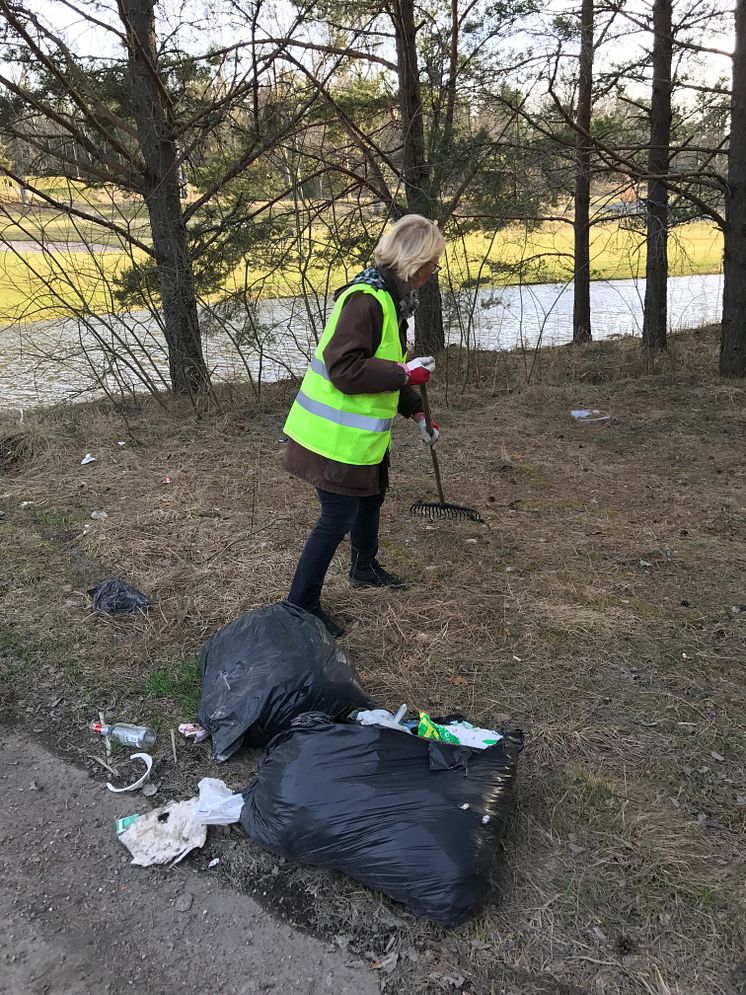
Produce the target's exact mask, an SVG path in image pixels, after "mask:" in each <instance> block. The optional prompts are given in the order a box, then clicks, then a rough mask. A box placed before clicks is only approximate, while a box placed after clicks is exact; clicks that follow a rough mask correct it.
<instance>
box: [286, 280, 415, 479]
mask: <svg viewBox="0 0 746 995" xmlns="http://www.w3.org/2000/svg"><path fill="white" fill-rule="evenodd" d="M380 273H381V276H383V278H384V280H385V281H386V283H387V284H388V285H389V287H390V288H391V289H392V291H393V293H392V295H391V296H392V297H393V300H394V304H395V305H396V307H397V314H398V313H399V309H398V305H399V301H400V300H402V299H403V298H405V297H406V296H407V295H408V294H409V293H410V292H411V287H410V286H409V284H407V283H404V282H403V281H402V280H400V279H399V278H398V277H397V276H396V274H395V273H394V272H393V271H392V270H390V269H381V270H380ZM406 329H407V325H406V322H405V321H403V320H400V321H399V334H400V336H401V343H402V348H403V349H405V348H406ZM382 334H383V310H382V308H381V305H380V304H379V303H378V301H377V300H376V299H375V297H373V296H372V295H371V294H364V293H360V294H352V295H351V296H350V297H348V298H347V300H346V301H345V303H344V305H343V307H342V310H341V312H340V315H339V321H338V322H337V327H336V329H335V330H334V335H333V336H332V337H331V339H330V340H329V343H328V344H327V346H326V348H325V349H324V363H325V364H326V368H327V371H328V373H329V379H330V380H331V382H332V383H333V384H334V386H335V387H336V388H337V389H338V390H341V391H342V392H343V393H345V394H378V393H381V392H382V391H390V390H397V389H398V390H399V391H400V393H399V414H400V415H402V416H403V417H404V418H411V417H412V415H414V414H416V413H417V412H418V411H422V400H421V398H420V395H419V393H418V391H416V390H414V388H412V387H407V386H406V385H405V383H404V381H405V379H406V377H405V374H404V371H403V370H402V368H401V367H400V366H399V364H398V363H394V362H392V361H391V360H388V359H376V358H375V353H376V352H377V350H378V347H379V346H380V344H381V336H382ZM388 467H389V454H388V452H387V453H386V455H385V457H384V458H383V461H382V462H381V463H378V464H376V465H374V466H355V465H353V464H351V463H339V462H338V461H337V460H333V459H327V457H326V456H319V455H318V453H313V452H311V451H310V450H309V449H306V448H305V446H301V445H300V444H299V443H297V442H296V441H295V440H294V439H288V442H287V450H286V452H285V468H286V469H287V470H288V471H289V472H290V473H292V474H293V475H294V476H296V477H300V479H301V480H305V481H307V482H308V483H309V484H312V485H313V486H314V487H318V488H319V489H320V490H322V491H331V492H332V493H333V494H349V495H352V496H353V497H368V496H370V495H372V494H379V493H381V492H382V491H385V490H386V488H387V487H388Z"/></svg>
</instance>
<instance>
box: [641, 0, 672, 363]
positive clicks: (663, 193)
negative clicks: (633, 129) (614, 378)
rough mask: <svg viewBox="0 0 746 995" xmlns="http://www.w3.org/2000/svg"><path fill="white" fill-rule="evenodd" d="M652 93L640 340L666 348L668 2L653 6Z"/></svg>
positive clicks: (669, 114)
mask: <svg viewBox="0 0 746 995" xmlns="http://www.w3.org/2000/svg"><path fill="white" fill-rule="evenodd" d="M653 30H654V32H655V40H654V42H653V92H652V97H651V101H650V148H649V150H648V173H649V174H650V176H651V179H649V180H648V200H647V262H646V266H645V306H644V316H643V325H642V341H643V345H645V346H646V347H647V348H648V349H656V350H657V349H665V348H666V336H667V325H668V310H667V301H666V295H667V292H668V190H667V188H666V182H665V177H666V175H667V174H668V166H669V155H670V145H671V53H672V48H673V41H672V37H671V0H655V2H654V4H653Z"/></svg>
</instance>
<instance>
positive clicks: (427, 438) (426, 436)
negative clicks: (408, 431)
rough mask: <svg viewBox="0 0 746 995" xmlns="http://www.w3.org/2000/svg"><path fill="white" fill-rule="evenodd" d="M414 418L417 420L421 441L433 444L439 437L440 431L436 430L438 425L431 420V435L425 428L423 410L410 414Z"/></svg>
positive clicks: (425, 422)
mask: <svg viewBox="0 0 746 995" xmlns="http://www.w3.org/2000/svg"><path fill="white" fill-rule="evenodd" d="M412 417H413V418H414V420H415V421H416V422H417V427H418V428H419V430H420V435H421V436H422V441H423V442H424V443H425V445H427V446H434V445H435V443H436V442H437V441H438V439H439V438H440V432H439V431H438V426H437V425H436V424H435V422H431V425H432V427H433V432H432V435H431V434H430V433H429V432H428V430H427V420H426V418H425V412H424V411H418V412H417V413H416V414H414V415H412Z"/></svg>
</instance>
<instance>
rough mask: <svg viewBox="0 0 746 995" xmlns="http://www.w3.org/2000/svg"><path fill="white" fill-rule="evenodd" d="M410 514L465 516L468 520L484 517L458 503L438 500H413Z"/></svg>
mask: <svg viewBox="0 0 746 995" xmlns="http://www.w3.org/2000/svg"><path fill="white" fill-rule="evenodd" d="M409 511H410V514H412V515H421V516H422V517H423V518H466V519H468V520H469V521H470V522H482V521H484V519H483V518H482V516H481V515H480V514H479V512H478V511H475V510H474V509H473V508H465V507H463V505H460V504H448V503H447V502H444V503H443V504H441V503H440V502H439V501H415V503H414V504H413V505H412V507H411V508H410V509H409Z"/></svg>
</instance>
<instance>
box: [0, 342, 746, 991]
mask: <svg viewBox="0 0 746 995" xmlns="http://www.w3.org/2000/svg"><path fill="white" fill-rule="evenodd" d="M716 350H717V343H716V339H715V337H714V335H713V332H712V330H705V331H703V332H701V333H697V334H694V333H692V334H687V335H683V336H680V337H677V338H676V339H675V340H674V342H673V343H672V348H671V352H670V356H669V357H666V358H664V359H662V360H660V361H659V362H658V364H657V365H658V368H657V369H649V368H647V367H646V362H645V358H644V357H643V356H642V355H641V353H640V351H639V345H638V344H637V343H632V342H627V341H623V342H619V343H603V344H598V345H593V346H590V347H588V348H587V349H582V350H574V349H572V348H563V349H556V350H545V351H544V352H543V353H541V354H540V355H539V357H538V360H537V363H536V364H535V366H534V370H533V374H532V380H531V383H530V384H528V385H526V383H525V370H526V368H527V364H528V363H530V358H529V359H528V360H525V359H524V357H522V356H520V355H498V356H495V355H489V354H485V355H482V356H480V357H478V358H477V359H476V361H475V362H473V363H472V374H473V376H474V378H475V380H476V382H474V383H471V384H470V385H469V386H468V387H467V389H466V391H464V392H462V391H461V389H460V387H459V386H458V385H459V379H460V376H461V375H462V374H463V365H459V362H458V358H457V356H456V354H455V352H452V353H451V354H450V356H449V362H448V369H449V391H448V395H449V399H450V406H448V407H446V406H445V401H444V390H443V385H442V381H441V386H440V388H439V391H438V389H436V390H434V391H433V394H434V398H433V400H434V402H435V406H436V410H437V412H438V415H439V416H440V417H439V418H438V421H439V424H440V425H441V427H442V429H443V430H444V435H443V441H442V445H441V447H440V450H441V462H442V470H443V475H444V484H445V488H446V495H447V496H448V497H449V498H450V499H451V500H454V501H459V502H463V503H466V504H470V505H473V506H474V507H477V508H480V509H481V510H482V511H483V513H484V514H485V517H486V518H487V519H488V526H487V527H481V526H477V525H474V524H472V523H467V524H454V523H450V522H442V523H441V522H438V523H429V522H427V521H423V520H421V519H417V518H412V517H410V516H409V514H408V508H409V505H410V504H411V502H412V500H414V499H415V498H418V497H425V496H429V495H431V494H432V493H433V483H432V478H431V475H430V472H429V467H428V460H427V456H426V454H425V453H424V450H423V449H422V447H421V445H420V444H419V443H418V437H417V433H415V432H412V431H411V430H410V427H409V426H406V425H401V426H399V427H398V428H397V438H396V453H395V470H394V474H393V490H392V494H391V496H390V500H389V501H388V502H387V505H386V508H385V512H384V524H383V529H382V554H381V558H382V560H383V561H384V562H385V563H386V564H387V565H388V566H390V567H391V568H392V569H394V570H397V571H401V572H403V573H406V574H407V575H408V576H409V577H410V578H411V581H412V584H411V587H410V589H409V590H408V591H406V592H404V593H402V594H393V593H385V592H384V593H381V592H372V591H362V592H361V591H356V590H351V589H350V588H349V587H348V586H347V584H346V581H345V573H346V570H345V567H346V564H345V562H344V556H343V555H340V556H339V557H338V559H337V561H336V562H335V564H334V565H333V569H332V572H331V575H330V578H329V582H328V586H327V592H326V595H327V601H328V603H329V606H330V607H333V609H334V611H335V612H336V613H337V614H338V615H339V616H340V617H341V618H343V619H344V620H345V621H346V622H347V623H348V626H349V636H348V638H347V640H346V645H347V647H348V649H349V652H350V654H351V655H352V657H353V658H354V660H355V662H356V663H357V665H358V667H359V669H360V670H361V672H362V675H363V678H364V680H365V682H366V684H367V686H368V687H369V689H370V690H371V691H372V693H373V694H374V695H375V696H376V697H377V698H379V699H380V701H381V702H382V703H384V704H386V705H389V706H397V705H398V704H399V703H401V702H407V703H408V704H409V705H410V706H413V707H416V706H421V707H424V708H426V709H429V710H433V711H439V710H461V711H463V712H465V713H467V714H469V715H470V716H473V717H474V718H475V719H477V720H480V721H485V722H505V721H511V722H514V723H516V724H518V725H520V726H521V727H522V728H523V729H524V730H525V733H526V736H527V747H526V750H525V751H524V754H523V758H522V762H521V780H520V785H519V789H518V792H517V797H516V804H515V809H514V812H513V817H512V819H511V821H510V824H509V829H508V832H507V834H506V837H505V841H504V847H503V849H504V853H503V860H502V861H501V862H500V866H499V868H498V870H497V872H496V878H495V898H494V902H493V903H492V904H491V905H490V907H489V908H488V910H487V911H486V912H485V913H484V915H482V916H481V917H480V918H478V919H477V920H476V921H475V922H473V923H472V924H470V925H469V926H467V927H465V928H464V929H462V930H459V931H457V932H455V933H447V932H445V931H443V930H440V929H437V928H434V927H431V926H429V925H427V924H424V923H420V922H416V921H415V920H414V919H413V918H412V917H410V916H409V915H407V914H406V913H404V912H402V911H401V910H399V909H397V908H395V907H393V906H392V905H391V903H388V902H387V901H385V900H384V899H381V898H380V897H378V896H376V895H372V894H370V893H369V892H367V891H366V890H365V889H362V888H361V887H360V886H358V885H356V884H354V883H352V882H349V881H346V880H344V879H341V878H338V877H334V876H330V875H327V874H325V873H321V872H316V871H313V870H308V869H300V868H293V867H288V866H287V865H280V864H278V863H277V862H276V861H275V860H274V859H273V858H272V857H271V855H267V854H264V853H262V852H261V851H259V850H258V849H257V848H255V847H253V846H252V845H251V844H249V843H248V842H246V841H245V840H244V839H243V837H242V836H240V835H238V834H235V833H233V834H229V836H228V838H227V839H221V840H220V842H219V846H220V850H219V852H220V853H221V858H222V859H221V866H224V867H225V868H226V871H227V872H228V873H229V874H230V876H231V878H232V879H233V880H234V881H237V882H240V883H241V884H242V885H243V886H244V887H247V888H249V890H253V891H255V892H256V893H257V894H258V896H259V897H260V898H263V896H264V893H266V899H265V900H266V901H268V902H270V903H271V905H272V907H275V908H280V909H281V910H284V911H285V912H286V914H287V915H288V916H289V917H290V918H291V919H294V920H299V921H301V922H303V923H304V924H306V925H311V926H312V927H314V928H316V929H318V930H320V931H322V932H325V933H326V934H327V935H329V936H332V937H333V936H337V937H338V942H339V943H340V945H341V946H344V947H346V948H349V949H350V950H351V951H352V952H353V954H354V956H358V955H362V956H364V955H366V954H367V953H375V954H380V953H382V952H383V951H385V950H386V948H387V946H389V945H391V948H392V949H394V950H396V951H398V952H399V954H400V958H399V963H398V966H397V969H396V971H395V972H394V974H392V975H391V976H387V977H386V979H385V980H386V984H387V987H388V988H389V989H390V990H397V991H398V990H401V991H404V990H407V991H408V992H412V993H417V992H428V993H430V992H437V991H441V990H443V991H449V990H451V991H456V990H457V989H458V990H460V991H461V992H471V993H472V995H483V993H484V995H488V993H492V992H495V993H497V992H501V991H504V992H506V993H510V995H529V993H568V995H579V993H602V995H612V993H613V995H640V993H655V995H669V993H670V995H726V993H733V992H738V991H742V990H743V987H740V988H739V985H740V986H743V984H744V977H746V968H745V967H744V960H745V957H744V949H745V947H746V944H745V942H744V941H745V939H746V937H745V936H744V911H745V910H744V906H743V872H744V865H743V858H742V853H743V830H744V814H745V813H746V807H744V805H743V802H744V796H746V785H745V784H744V752H745V751H744V724H743V716H744V703H745V702H744V697H745V696H744V682H743V672H742V667H743V660H744V658H746V605H744V602H746V591H745V589H744V586H743V577H744V567H746V553H745V548H746V547H745V546H744V540H746V515H745V512H746V508H745V505H746V498H745V496H744V475H745V469H744V467H745V466H746V462H745V461H744V455H746V453H745V452H744V448H745V447H744V439H745V438H746V410H745V406H744V402H745V401H746V391H745V390H744V387H743V385H742V384H739V383H723V382H721V381H719V380H717V379H716V377H715V374H714V370H715V367H716V362H715V359H716ZM444 365H445V364H443V363H442V364H441V369H443V368H444ZM290 396H291V395H290V393H289V392H288V390H287V389H286V388H284V387H282V386H277V387H276V388H274V389H272V390H270V391H268V393H267V397H266V399H265V402H264V408H263V409H262V410H261V411H258V410H255V409H254V408H252V407H251V405H250V403H249V402H248V401H246V400H245V399H244V400H241V394H240V392H239V393H238V394H234V395H233V396H232V398H227V397H226V401H225V404H224V410H223V411H222V412H214V413H212V414H210V415H208V416H205V417H204V418H203V419H202V420H200V421H196V420H195V419H194V418H193V417H192V416H190V415H188V414H187V413H186V412H176V413H177V414H179V417H177V418H170V419H167V418H165V417H164V415H163V414H162V413H161V412H160V411H159V410H157V409H156V408H155V407H154V406H153V405H152V404H151V403H150V402H147V401H143V403H142V406H141V407H140V409H139V410H130V411H129V412H128V415H127V425H125V424H124V422H123V421H122V420H121V418H120V417H119V416H117V415H116V414H115V413H113V412H110V411H109V412H107V411H106V410H103V409H101V408H98V407H96V406H92V407H83V406H80V407H76V408H68V409H62V410H61V411H57V412H55V413H51V414H46V415H45V414H40V415H38V416H36V417H34V418H32V419H31V421H30V423H28V424H26V425H24V426H23V429H22V431H23V433H24V435H25V436H26V438H27V442H28V453H29V458H28V459H27V460H25V461H24V462H23V463H22V464H20V465H19V466H18V467H17V469H16V470H15V472H14V473H13V475H12V476H8V477H7V478H6V479H5V480H4V483H3V485H2V491H3V494H2V502H1V505H0V508H1V509H2V510H4V511H5V512H6V517H5V519H4V521H3V523H2V530H3V536H4V541H3V543H2V546H1V547H0V566H1V568H2V569H0V578H1V579H0V604H1V605H2V618H3V622H2V624H1V625H0V654H4V655H5V657H6V661H7V668H6V669H7V675H6V679H5V685H4V686H5V692H6V695H7V697H8V699H9V700H10V702H11V705H12V707H14V709H15V712H16V714H18V715H19V716H20V717H22V718H24V721H27V722H30V723H31V725H32V726H33V725H35V724H41V723H40V721H39V719H40V716H39V712H40V711H41V713H42V715H43V716H44V717H45V720H46V721H45V723H44V724H46V723H47V722H48V721H49V720H48V718H47V716H48V715H50V714H51V715H52V717H53V718H52V726H53V729H54V730H55V736H56V739H57V741H58V742H59V743H60V745H61V746H62V747H64V748H69V749H80V750H82V751H84V752H85V751H87V752H91V748H92V744H90V743H86V742H85V738H84V737H83V738H82V739H81V737H80V735H79V734H78V732H77V730H78V729H82V728H83V725H84V722H85V720H86V719H87V718H89V717H90V716H91V715H92V714H95V712H97V711H98V709H99V708H102V707H104V706H108V707H109V708H111V709H112V711H114V712H116V713H117V714H118V715H121V717H123V718H127V719H129V720H135V719H138V718H142V719H147V720H148V721H151V722H155V723H160V724H161V725H162V726H163V727H166V726H168V725H170V724H173V722H174V721H175V720H176V719H177V718H187V717H188V709H189V707H190V704H191V703H193V701H194V695H195V693H196V680H195V676H194V663H193V660H194V656H195V653H196V652H197V650H198V649H199V646H200V644H201V642H202V640H203V639H204V638H205V637H206V636H207V635H209V634H210V633H211V632H213V631H214V630H215V629H217V628H218V627H219V626H220V625H222V624H223V623H224V622H225V621H227V620H229V619H231V618H233V617H234V616H235V615H236V614H238V613H239V612H240V611H242V610H244V609H247V608H250V607H252V606H255V605H259V604H262V603H266V602H269V601H273V600H276V599H279V598H281V597H283V596H284V594H285V592H286V591H287V587H288V583H289V580H290V577H291V574H292V571H293V567H294V564H295V561H296V558H297V555H298V552H299V550H300V548H301V545H302V542H303V540H304V538H305V535H306V533H307V531H308V529H309V527H310V526H311V524H312V522H313V520H314V518H315V514H316V507H315V503H314V499H313V495H312V493H311V491H310V488H307V487H306V486H304V485H303V484H301V483H299V482H297V481H293V480H290V479H289V478H288V477H287V476H286V475H285V473H284V470H283V468H282V453H283V447H282V443H281V427H282V421H283V415H284V412H285V410H286V407H287V404H288V403H289V399H290ZM579 405H590V406H597V407H600V408H603V409H604V410H606V411H608V412H609V413H610V414H611V415H612V419H611V421H610V422H609V423H608V424H605V425H604V424H599V425H595V426H592V425H586V426H581V425H576V424H575V423H573V422H572V420H571V419H570V417H569V414H568V411H569V409H570V408H571V407H574V406H579ZM127 426H129V427H127ZM18 432H19V428H18V426H13V425H11V424H8V425H7V426H5V427H4V428H3V429H2V430H1V431H0V435H11V434H12V433H18ZM118 440H126V441H127V445H126V446H125V447H123V448H122V447H119V446H118V445H117V441H118ZM87 451H90V452H93V453H94V454H95V455H96V456H97V462H96V463H95V464H92V465H91V466H87V467H81V466H80V465H79V464H80V459H81V457H82V456H83V454H84V453H85V452H87ZM166 475H168V476H170V477H171V478H172V480H173V484H172V485H170V486H169V485H163V484H162V483H161V481H162V479H163V477H165V476H166ZM21 501H33V502H34V504H33V505H32V506H31V507H29V508H27V509H25V510H20V509H19V507H18V506H19V504H20V502H21ZM97 509H105V510H106V511H107V512H108V516H109V517H108V518H107V519H106V520H105V521H102V522H90V519H89V515H90V513H91V511H93V510H97ZM88 522H90V525H91V527H90V528H88V529H85V530H84V528H83V526H84V525H85V524H87V523H88ZM84 531H85V534H84ZM111 574H119V575H122V576H124V577H126V578H127V579H128V580H129V581H130V582H132V583H134V584H135V585H136V586H138V587H140V588H141V589H142V590H143V591H145V592H147V593H148V594H149V595H150V596H151V597H152V598H153V599H154V602H155V609H154V610H153V611H152V612H151V614H150V616H149V617H148V618H147V619H144V618H142V619H128V620H122V621H116V622H114V621H109V620H104V619H99V618H95V617H92V616H91V614H90V612H89V611H88V608H87V600H86V598H85V589H86V587H87V586H90V585H91V584H92V583H93V582H95V581H97V580H99V579H102V578H103V577H104V576H107V575H111ZM59 698H61V700H60V701H58V702H57V704H56V705H54V707H52V702H53V701H57V699H59ZM55 715H59V717H60V720H59V721H58V722H56V721H55V720H54V716H55ZM63 720H64V721H63ZM162 739H164V740H165V739H167V737H162ZM94 748H95V747H94ZM169 753H170V746H169V747H168V748H165V747H164V748H163V750H162V753H161V755H160V757H159V764H160V769H161V771H162V772H163V777H164V780H166V781H167V783H168V785H169V788H170V789H173V790H174V791H176V790H179V791H183V792H186V791H187V790H189V789H190V787H192V786H193V785H194V783H195V780H196V777H197V776H198V775H199V774H201V773H206V772H208V771H209V770H210V765H209V763H208V761H207V759H206V753H205V752H203V751H202V750H201V748H196V749H191V750H187V749H186V747H181V749H180V763H179V766H178V767H177V768H176V769H173V765H172V762H171V761H170V760H169V759H168V754H169ZM253 762H254V758H253V757H247V758H242V759H240V760H238V761H236V762H235V763H233V762H232V763H231V764H230V765H228V767H226V768H224V769H223V770H222V771H221V776H223V775H225V776H226V779H227V780H228V781H229V783H231V784H233V785H234V786H236V787H241V786H242V785H243V783H245V780H246V778H247V777H248V776H249V772H250V770H251V766H252V764H253ZM460 978H462V979H463V982H461V983H460V984H459V979H460Z"/></svg>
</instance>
